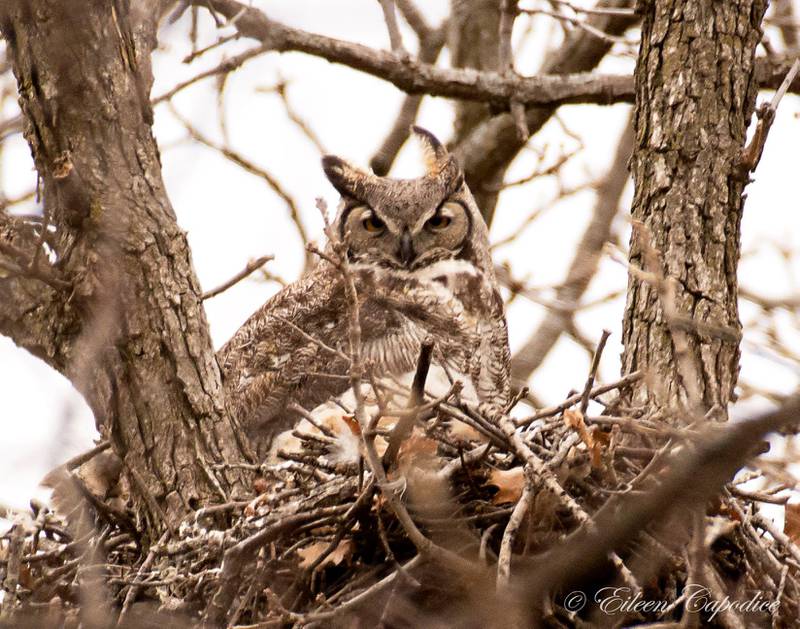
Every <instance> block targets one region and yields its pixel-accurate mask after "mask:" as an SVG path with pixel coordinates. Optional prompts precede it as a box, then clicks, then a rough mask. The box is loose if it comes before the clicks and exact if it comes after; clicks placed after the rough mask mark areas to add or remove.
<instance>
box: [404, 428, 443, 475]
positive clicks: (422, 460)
mask: <svg viewBox="0 0 800 629" xmlns="http://www.w3.org/2000/svg"><path fill="white" fill-rule="evenodd" d="M437 449H438V444H437V443H436V441H434V440H433V439H431V438H430V437H426V436H425V433H424V432H423V431H422V430H421V429H420V428H418V427H416V426H415V427H414V430H413V431H412V433H411V435H410V436H409V437H408V438H407V439H406V440H405V441H403V443H402V444H400V449H399V450H398V451H397V465H398V467H400V468H401V469H402V468H405V469H407V468H409V467H424V468H428V469H430V468H431V467H434V466H435V464H436V463H437V462H438V457H437V456H436V451H437Z"/></svg>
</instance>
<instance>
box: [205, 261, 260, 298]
mask: <svg viewBox="0 0 800 629" xmlns="http://www.w3.org/2000/svg"><path fill="white" fill-rule="evenodd" d="M274 259H275V256H261V257H260V258H256V259H255V260H250V262H248V263H247V265H246V266H245V267H244V268H243V269H242V270H241V271H239V272H238V273H237V274H236V275H234V276H233V277H232V278H231V279H229V280H228V281H227V282H224V283H222V284H220V285H219V286H217V287H216V288H212V289H211V290H209V291H206V292H205V293H203V296H202V297H201V299H202V300H203V301H205V300H206V299H211V298H212V297H216V296H217V295H219V294H221V293H224V292H225V291H226V290H228V289H229V288H231V287H232V286H234V285H236V284H238V283H239V282H241V281H242V280H243V279H244V278H246V277H247V276H249V275H250V274H251V273H253V272H254V271H257V270H258V269H260V268H261V267H262V266H264V265H265V264H266V263H267V262H269V261H270V260H274Z"/></svg>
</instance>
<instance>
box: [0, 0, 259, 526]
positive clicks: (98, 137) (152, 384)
mask: <svg viewBox="0 0 800 629" xmlns="http://www.w3.org/2000/svg"><path fill="white" fill-rule="evenodd" d="M164 6H166V3H164ZM161 11H162V6H161V4H159V3H156V2H150V3H148V2H145V1H144V0H142V1H139V2H136V1H134V2H131V3H129V2H127V1H126V0H116V1H114V2H107V1H105V0H103V1H101V0H92V1H91V2H50V1H47V0H33V1H30V2H28V1H15V2H11V3H9V4H6V5H5V6H4V7H3V8H2V9H0V28H1V29H2V33H3V36H4V37H5V39H6V41H7V43H8V53H9V58H10V61H11V63H12V65H13V69H14V73H15V76H16V78H17V83H18V87H19V94H20V106H21V108H22V111H23V113H24V116H25V120H26V127H25V136H26V138H27V140H28V143H29V144H30V147H31V152H32V154H33V158H34V160H35V163H36V168H37V170H38V173H39V177H40V181H41V182H42V184H43V185H42V190H43V200H44V212H45V221H48V220H49V223H50V224H51V225H52V226H54V231H53V232H52V234H51V235H50V236H51V238H50V240H51V242H50V245H51V247H52V249H54V250H55V253H56V255H57V261H56V262H55V263H54V264H53V265H50V264H49V263H48V261H47V259H46V258H45V256H44V255H39V256H37V255H36V254H35V253H34V250H35V248H36V246H37V244H39V245H40V243H37V242H35V239H34V238H27V239H24V238H22V237H21V236H20V234H19V233H18V232H16V233H15V232H11V234H12V236H8V234H9V232H10V231H11V230H10V229H8V225H6V227H7V229H6V230H5V233H6V236H7V239H10V238H12V237H14V236H16V242H17V243H18V244H20V243H21V244H22V245H24V246H27V247H28V250H27V253H28V255H29V256H30V257H31V259H34V257H35V259H36V260H37V263H36V264H35V265H32V268H37V269H39V270H40V272H37V274H38V275H39V276H43V277H45V278H46V279H47V282H42V281H40V280H39V279H35V278H32V277H30V275H31V274H30V273H21V274H20V275H18V276H16V277H13V276H10V277H6V278H0V333H3V334H6V335H8V336H10V337H11V338H12V339H13V340H15V342H17V344H19V345H20V346H22V347H25V348H26V349H28V350H29V351H31V352H32V353H34V354H36V355H37V356H39V357H40V358H42V359H43V360H45V361H47V362H48V363H49V364H50V365H51V366H53V367H54V368H56V369H58V370H59V371H61V372H62V373H64V374H65V375H66V376H67V377H68V378H69V379H70V380H71V381H72V383H73V384H74V386H75V387H76V389H78V391H80V393H81V394H82V395H83V396H84V398H85V399H86V401H87V402H88V404H89V406H90V407H91V409H92V411H93V412H94V416H95V420H96V422H97V424H98V427H99V429H100V431H101V432H102V433H103V434H104V435H106V436H107V437H108V438H109V439H110V440H111V442H112V445H113V447H114V450H115V451H116V453H117V454H118V455H119V456H120V457H121V459H122V460H123V464H124V465H123V469H124V470H125V472H126V473H127V475H128V480H129V481H130V486H131V493H132V500H133V503H134V511H135V513H136V514H137V515H138V517H139V520H140V522H139V523H138V524H139V528H140V529H142V530H143V531H144V533H145V535H146V536H147V537H150V538H151V539H152V538H154V537H156V536H158V535H159V534H160V532H161V531H162V530H163V529H164V528H165V527H173V526H174V525H176V524H177V523H178V522H179V520H180V519H181V518H182V517H183V516H184V515H186V514H187V513H188V512H189V511H190V510H192V509H193V508H195V507H196V506H197V505H202V504H205V503H208V502H223V501H226V500H229V499H231V497H232V495H234V494H236V495H243V494H244V493H245V491H246V483H245V478H244V477H243V476H242V474H241V472H239V471H236V470H233V471H232V470H227V471H219V469H217V468H215V467H214V466H215V465H216V464H221V463H223V462H231V463H235V462H237V461H242V460H243V458H244V454H243V450H242V446H241V445H240V443H239V442H238V437H237V435H238V430H237V428H236V426H235V425H234V424H233V423H232V421H231V420H230V419H229V418H228V415H227V413H225V411H224V399H223V397H222V392H221V391H222V389H221V386H220V374H219V369H218V366H217V363H216V360H215V358H214V352H213V348H212V344H211V339H210V336H209V332H208V325H207V323H206V317H205V313H204V310H203V306H202V302H201V299H200V295H201V290H200V287H199V284H198V281H197V278H196V276H195V272H194V268H193V266H192V261H191V256H190V252H189V247H188V244H187V241H186V236H185V234H184V232H183V231H181V229H180V228H179V227H178V225H177V223H176V220H175V214H174V212H173V210H172V207H171V206H170V203H169V200H168V198H167V195H166V192H165V190H164V186H163V183H162V180H161V172H160V169H161V165H160V158H159V153H158V147H157V146H156V143H155V140H154V138H153V136H152V133H151V123H152V118H153V112H152V108H151V106H150V101H149V92H150V86H151V83H152V77H151V72H150V62H149V54H150V51H151V50H152V48H153V47H154V46H155V31H156V21H157V18H158V15H159V14H160V13H161ZM5 222H6V223H8V222H9V221H8V219H6V221H5ZM12 228H13V226H12ZM0 238H2V235H1V234H0ZM48 282H49V285H48Z"/></svg>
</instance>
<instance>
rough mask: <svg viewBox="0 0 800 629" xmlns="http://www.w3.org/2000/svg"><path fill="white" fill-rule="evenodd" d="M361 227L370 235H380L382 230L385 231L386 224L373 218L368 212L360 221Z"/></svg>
mask: <svg viewBox="0 0 800 629" xmlns="http://www.w3.org/2000/svg"><path fill="white" fill-rule="evenodd" d="M361 225H362V226H363V227H364V229H365V230H366V231H368V232H369V233H370V234H380V233H381V232H382V231H383V230H384V229H386V224H385V223H384V222H383V221H382V220H381V219H379V218H378V217H377V216H375V214H373V213H372V212H370V213H369V214H368V215H367V216H366V217H365V218H364V219H363V220H362V221H361Z"/></svg>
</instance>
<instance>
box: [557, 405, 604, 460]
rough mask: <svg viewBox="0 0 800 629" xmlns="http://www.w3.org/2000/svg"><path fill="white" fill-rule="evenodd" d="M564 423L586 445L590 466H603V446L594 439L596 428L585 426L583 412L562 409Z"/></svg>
mask: <svg viewBox="0 0 800 629" xmlns="http://www.w3.org/2000/svg"><path fill="white" fill-rule="evenodd" d="M564 423H565V424H566V425H567V426H568V427H570V428H572V429H573V430H575V431H576V432H577V433H578V436H580V438H581V441H583V443H584V444H585V445H586V449H587V450H588V451H589V456H590V457H591V462H592V468H593V469H598V468H600V467H602V466H603V446H602V443H601V441H600V440H598V439H595V434H596V430H592V431H590V430H589V429H588V428H587V427H586V421H585V420H584V418H583V413H581V412H580V411H576V410H572V409H567V410H566V411H564Z"/></svg>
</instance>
